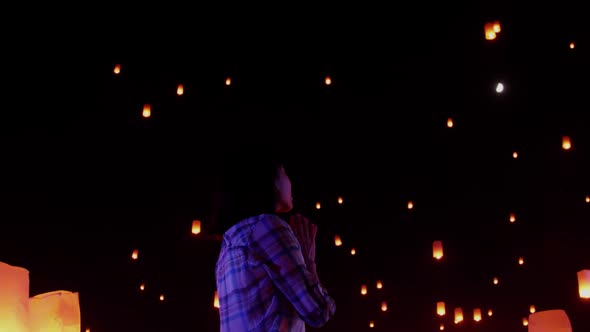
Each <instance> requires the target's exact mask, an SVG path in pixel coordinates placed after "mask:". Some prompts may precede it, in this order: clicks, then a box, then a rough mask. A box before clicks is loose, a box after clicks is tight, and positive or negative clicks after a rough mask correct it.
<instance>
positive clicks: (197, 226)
mask: <svg viewBox="0 0 590 332" xmlns="http://www.w3.org/2000/svg"><path fill="white" fill-rule="evenodd" d="M191 233H193V234H199V233H201V221H200V220H198V219H195V220H193V224H192V227H191Z"/></svg>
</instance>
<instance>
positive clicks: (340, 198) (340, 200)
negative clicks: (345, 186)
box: [338, 196, 344, 204]
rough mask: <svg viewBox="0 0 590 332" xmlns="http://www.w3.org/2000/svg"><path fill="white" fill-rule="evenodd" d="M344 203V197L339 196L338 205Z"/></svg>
mask: <svg viewBox="0 0 590 332" xmlns="http://www.w3.org/2000/svg"><path fill="white" fill-rule="evenodd" d="M343 202H344V200H343V199H342V196H338V204H342V203H343Z"/></svg>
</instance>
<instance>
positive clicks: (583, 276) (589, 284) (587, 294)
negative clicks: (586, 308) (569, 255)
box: [578, 270, 590, 299]
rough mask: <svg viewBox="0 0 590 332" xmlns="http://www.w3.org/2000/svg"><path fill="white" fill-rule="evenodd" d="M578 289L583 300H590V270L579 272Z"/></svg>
mask: <svg viewBox="0 0 590 332" xmlns="http://www.w3.org/2000/svg"><path fill="white" fill-rule="evenodd" d="M578 289H579V293H580V297H581V298H583V299H590V270H582V271H579V272H578Z"/></svg>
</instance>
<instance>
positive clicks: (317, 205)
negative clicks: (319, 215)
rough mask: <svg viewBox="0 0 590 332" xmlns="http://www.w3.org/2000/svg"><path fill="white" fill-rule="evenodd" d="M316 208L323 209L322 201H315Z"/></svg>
mask: <svg viewBox="0 0 590 332" xmlns="http://www.w3.org/2000/svg"><path fill="white" fill-rule="evenodd" d="M315 208H316V209H317V210H319V209H321V208H322V205H321V204H320V202H317V203H315Z"/></svg>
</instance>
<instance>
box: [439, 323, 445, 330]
mask: <svg viewBox="0 0 590 332" xmlns="http://www.w3.org/2000/svg"><path fill="white" fill-rule="evenodd" d="M438 329H439V330H441V331H444V330H445V324H443V323H440V326H439V327H438Z"/></svg>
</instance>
